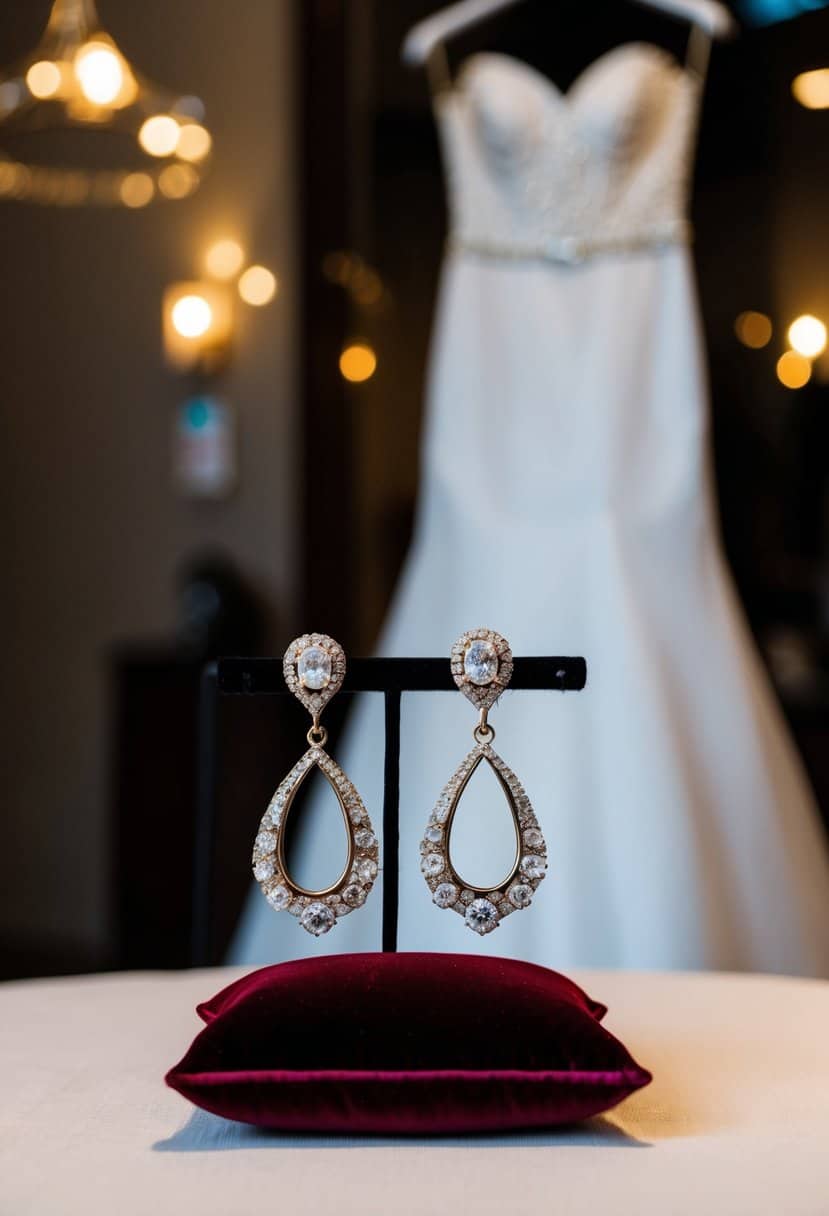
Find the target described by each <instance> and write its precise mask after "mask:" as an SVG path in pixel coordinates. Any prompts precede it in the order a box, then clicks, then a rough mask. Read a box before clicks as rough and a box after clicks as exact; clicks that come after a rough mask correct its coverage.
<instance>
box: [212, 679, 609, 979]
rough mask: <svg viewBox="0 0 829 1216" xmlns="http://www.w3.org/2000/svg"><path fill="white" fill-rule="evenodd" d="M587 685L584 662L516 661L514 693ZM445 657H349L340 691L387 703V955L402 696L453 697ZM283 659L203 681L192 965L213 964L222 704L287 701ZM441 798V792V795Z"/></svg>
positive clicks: (392, 917) (394, 904)
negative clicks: (373, 695)
mask: <svg viewBox="0 0 829 1216" xmlns="http://www.w3.org/2000/svg"><path fill="white" fill-rule="evenodd" d="M586 680H587V664H586V662H585V660H584V659H582V658H518V659H515V660H514V671H513V675H512V679H511V680H510V690H515V691H530V690H541V691H544V690H547V691H552V692H577V691H580V690H581V689H583V688H584V686H585V682H586ZM454 691H456V689H455V684H454V681H453V679H452V675H451V672H450V670H449V663H448V662H447V660H446V659H352V660H350V661H349V664H348V671H347V674H346V677H345V681H344V683H343V687H342V692H344V693H351V694H354V693H361V692H379V693H382V694H383V697H384V701H385V767H384V788H383V931H382V943H383V951H384V952H385V953H388V952H391V953H393V952H394V951H396V950H397V914H398V877H399V856H398V853H399V837H400V701H401V697H402V695H403V693H404V692H454ZM289 695H293V694H291V693H289V690H288V689H287V688H286V686H285V681H284V679H283V675H282V660H281V659H219V660H218V662H215V663H210V664H209V665H208V666H207V667H206V668H205V671H204V676H203V679H202V695H201V703H200V710H199V792H198V808H197V818H196V833H195V842H194V848H195V855H194V877H193V950H192V965H193V966H196V967H198V966H206V965H207V964H208V963H209V962H210V961H211V960H210V931H209V923H210V915H209V913H210V894H211V875H212V866H213V842H214V837H215V829H216V765H217V742H218V740H217V737H216V734H217V709H218V698H219V697H226V696H231V697H234V696H243V697H272V696H289ZM436 795H437V791H436Z"/></svg>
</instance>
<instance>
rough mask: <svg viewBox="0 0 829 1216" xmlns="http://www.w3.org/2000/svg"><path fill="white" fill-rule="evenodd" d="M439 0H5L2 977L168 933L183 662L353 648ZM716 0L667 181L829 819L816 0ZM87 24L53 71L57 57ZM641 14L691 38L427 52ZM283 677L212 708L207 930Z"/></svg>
mask: <svg viewBox="0 0 829 1216" xmlns="http://www.w3.org/2000/svg"><path fill="white" fill-rule="evenodd" d="M435 7H436V5H435V3H434V0H397V2H396V3H395V4H393V5H390V4H387V3H386V4H384V3H381V2H380V0H244V4H242V5H239V4H236V5H231V4H229V3H226V0H198V3H197V2H196V0H173V2H172V3H170V2H168V3H161V0H145V3H143V4H142V5H140V6H138V5H135V4H128V3H127V2H126V0H99V3H98V5H97V16H98V18H99V19H100V25H101V28H102V29H104V30H105V31H106V34H107V35H108V36H109V38H111V40H112V41H111V42H109V41H107V39H106V38H105V37H103V36H101V35H100V34H99V32H96V31H98V26H97V24H96V21H95V19H94V10H93V9H92V8H91V6H90V5H88V4H84V3H81V2H80V0H67V2H65V3H62V4H58V5H56V6H55V11H54V12H52V6H51V5H50V4H49V2H48V0H46V2H43V0H7V2H6V4H5V5H4V6H3V16H2V21H0V267H2V281H3V284H4V287H5V290H4V292H3V296H2V318H0V403H2V409H3V437H4V442H3V444H2V457H1V458H2V462H3V463H2V475H1V476H0V487H2V495H3V510H2V515H0V518H1V519H2V527H3V553H4V557H5V569H6V578H5V587H4V594H3V596H2V639H3V643H4V649H5V655H4V662H3V670H4V678H3V681H2V697H3V704H2V727H3V731H2V740H3V746H2V754H3V759H4V768H5V771H4V774H3V798H2V804H1V806H2V809H0V977H3V978H7V977H11V976H23V975H36V974H47V973H49V974H54V973H58V972H71V971H81V970H92V969H99V968H110V967H136V966H165V967H166V966H182V965H186V964H187V963H188V962H189V961H190V959H191V940H192V929H193V925H192V913H191V907H192V900H191V886H192V844H193V837H194V830H195V820H196V804H197V779H198V742H199V740H198V729H197V727H198V705H199V684H200V678H201V672H202V669H203V666H204V663H205V662H206V661H207V660H209V659H210V658H213V657H215V656H217V655H220V654H225V655H226V654H277V653H278V654H281V652H282V649H283V648H284V645H285V643H286V642H287V641H288V640H289V639H290V638H291V637H293V636H294V635H295V634H297V633H299V632H301V631H302V630H304V629H306V628H321V629H325V630H326V632H329V633H331V634H333V635H334V636H336V637H337V638H338V639H339V640H340V641H341V642H342V643H343V644H344V645H345V647H346V649H347V650H348V651H349V652H350V653H368V652H370V650H371V647H372V644H373V642H374V639H375V637H376V635H377V632H378V629H379V627H380V624H381V622H382V620H383V616H384V613H385V610H386V607H387V605H388V601H389V596H390V594H391V591H392V588H393V586H394V582H395V578H396V575H397V573H398V570H399V568H400V565H401V562H402V560H403V557H404V555H405V552H406V547H407V544H408V541H409V536H410V531H411V523H412V517H413V508H414V503H415V497H416V493H417V486H418V445H419V439H420V427H421V417H422V403H423V390H424V375H425V369H426V360H427V352H428V343H429V335H430V329H431V323H432V312H433V304H434V297H435V290H436V285H437V279H438V273H439V269H440V260H441V256H442V249H443V241H444V237H445V231H446V214H445V200H444V183H443V179H442V174H441V164H440V156H439V149H438V144H437V136H436V132H435V129H434V124H433V116H432V113H431V106H430V96H429V92H428V88H427V83H426V80H425V78H424V77H423V76H422V75H421V74H420V73H418V72H412V71H411V70H407V69H406V68H404V66H403V65H402V63H401V60H400V46H401V43H402V40H403V37H404V35H405V33H406V32H407V30H408V29H409V27H410V26H411V25H412V24H413V23H414V22H415V21H417V20H419V19H420V18H422V17H423V16H425V15H426V14H428V13H429V12H430V11H433V9H434V8H435ZM732 7H733V9H734V12H735V15H736V17H737V19H738V21H739V22H740V25H741V32H740V35H739V37H738V38H736V39H735V40H733V41H732V42H729V43H727V44H724V45H721V46H718V47H717V48H716V49H715V53H714V57H713V61H712V67H711V76H710V80H709V84H708V89H707V93H706V100H705V107H704V112H703V120H702V128H701V133H700V149H699V157H698V163H697V170H696V178H695V185H694V193H693V209H692V211H693V220H694V224H695V228H696V244H695V260H696V266H697V271H698V277H699V286H700V293H701V304H702V314H703V320H704V325H705V331H706V339H707V348H708V356H709V361H710V379H711V390H712V401H713V418H714V436H715V455H716V470H717V481H718V488H719V493H720V501H721V507H722V517H723V529H724V535H725V541H726V547H727V551H728V556H729V559H730V562H731V564H732V567H733V570H734V572H735V575H736V578H737V581H738V585H739V588H740V591H741V594H742V596H743V599H744V602H745V605H746V608H747V611H748V614H749V618H750V621H751V624H752V627H753V629H754V631H755V634H756V636H757V639H758V641H759V643H760V646H761V649H762V652H763V655H764V658H765V660H766V662H767V664H768V665H769V668H770V671H771V674H772V676H773V679H774V682H775V685H776V688H777V691H778V694H779V696H780V698H781V701H782V704H783V707H784V709H785V712H786V714H787V716H788V718H789V721H790V723H791V725H792V729H793V732H794V735H795V738H796V741H797V744H798V746H799V748H800V750H801V752H802V754H803V756H804V759H805V761H806V764H807V767H808V769H809V772H810V775H811V777H812V780H813V782H814V784H815V787H816V790H817V793H818V798H819V801H820V804H821V808H822V812H823V814H824V817H826V816H827V815H829V673H827V637H829V564H827V557H829V509H827V508H828V507H829V502H828V501H827V494H826V485H827V472H828V471H829V447H828V446H827V442H826V440H827V434H826V431H827V421H826V419H827V413H826V411H827V409H829V356H827V354H826V353H825V347H826V331H825V328H824V324H825V323H829V275H827V273H826V260H827V258H829V219H827V216H829V172H827V170H829V138H828V136H829V11H827V10H826V9H824V8H823V7H822V6H821V5H820V4H808V5H807V4H805V3H797V2H796V0H789V2H787V0H745V3H742V4H734V5H733V6H732ZM50 12H52V24H51V25H50V27H49V28H50V30H51V34H47V36H46V37H47V41H46V42H44V43H41V39H42V38H43V37H44V29H45V28H46V26H47V21H49V20H50ZM55 13H57V16H55ZM599 17H600V19H599ZM85 22H86V24H84V23H85ZM93 35H94V36H93ZM50 37H51V38H52V42H49V41H48V38H50ZM73 37H77V40H78V41H77V48H80V50H82V51H83V50H84V48H86V50H87V51H89V54H88V55H87V58H86V59H85V60H83V62H84V63H85V64H86V68H85V69H84V70H82V69H81V67H80V66H79V67H78V71H77V80H73V81H67V80H66V79H65V78H63V77H61V75H60V73H59V72H58V73H57V74H56V73H55V72H54V70H53V71H52V72H50V70H49V68H50V65H51V66H53V59H52V58H50V56H52V55H53V53H54V47H55V46H56V45H57V43H56V42H55V39H57V40H58V42H60V40H61V39H63V40H64V41H63V43H61V45H64V43H65V42H66V40H67V39H70V40H71V38H73ZM637 38H642V39H646V40H648V41H655V42H658V43H659V44H660V45H662V46H665V47H667V48H668V49H670V50H673V51H674V52H675V53H676V54H677V55H678V56H679V57H682V54H683V51H684V42H685V39H686V31H684V30H683V29H682V28H681V27H678V26H677V24H676V23H674V22H671V21H668V20H666V19H665V18H663V17H660V16H658V15H657V14H654V13H652V12H647V11H645V10H644V9H640V8H638V7H635V6H633V5H627V4H624V3H622V2H621V0H596V3H595V4H591V5H589V6H587V5H585V4H583V3H581V2H578V3H577V2H576V0H563V2H562V3H557V4H555V5H550V4H548V3H546V2H545V0H526V2H525V3H524V4H522V5H519V6H517V7H516V8H514V9H513V10H512V11H510V12H509V13H506V14H504V15H502V16H500V17H498V18H497V19H496V20H495V21H493V22H490V23H488V24H487V25H486V26H482V27H480V28H479V29H477V30H475V31H474V32H471V33H470V34H468V35H466V36H465V37H463V38H461V39H459V40H458V41H457V42H456V43H453V45H452V50H451V53H452V56H453V60H454V58H455V57H457V60H458V61H460V60H462V59H463V57H464V56H465V55H467V54H469V53H470V52H472V51H478V50H482V49H498V50H499V51H505V52H507V53H509V54H513V55H516V56H518V57H520V58H521V59H523V60H525V61H527V62H529V63H531V64H533V65H534V66H536V67H538V68H539V69H540V70H541V71H542V72H544V73H545V74H546V75H547V76H549V77H550V78H551V79H553V80H554V81H555V82H556V83H557V84H558V85H560V86H561V87H565V86H567V85H568V84H569V83H570V82H572V80H573V79H575V77H576V76H577V75H578V73H579V72H580V71H581V70H582V69H583V68H584V66H585V64H587V63H589V62H590V61H591V60H593V59H595V58H596V56H597V55H599V54H601V53H602V52H603V51H604V50H606V49H608V48H609V47H612V46H614V45H616V44H617V43H620V42H623V41H624V42H627V41H631V40H635V39H637ZM92 44H94V45H92ZM39 46H40V48H41V50H42V54H41V50H38V47H39ZM90 47H91V50H90ZM35 52H37V53H36V54H35ZM96 55H97V58H96V57H95V56H96ZM75 62H76V64H79V65H80V63H81V60H80V59H76V60H75ZM71 90H75V92H74V93H71ZM67 99H68V100H67ZM70 103H71V104H70ZM73 106H74V110H73ZM60 107H62V109H61V112H63V111H64V110H65V112H66V113H68V114H73V115H74V118H75V120H76V121H75V122H74V125H70V126H69V127H68V128H67V127H66V126H65V124H61V123H59V122H57V121H56V118H55V115H56V114H57V112H58V109H59V108H60ZM159 109H162V110H163V112H164V114H165V116H167V118H168V119H169V118H170V117H172V123H173V125H172V127H171V126H170V125H169V122H168V125H167V126H161V127H159V126H158V125H157V124H156V125H155V126H154V125H153V122H152V120H153V117H154V116H157V113H158V111H159ZM588 657H589V656H588ZM284 712H287V711H285V710H284V709H283V708H282V707H281V705H277V704H274V705H273V706H263V705H262V703H261V702H257V704H256V705H255V706H253V705H248V704H245V703H244V701H243V700H239V701H236V702H233V703H228V704H224V705H223V706H222V709H221V715H222V720H221V723H220V729H221V734H222V740H223V744H222V746H223V755H224V756H225V757H230V758H232V763H230V762H229V761H228V762H227V763H223V765H222V770H221V772H222V775H221V777H220V782H219V785H220V788H219V804H218V805H219V831H218V837H217V842H216V849H217V858H218V859H219V860H220V861H221V865H220V866H217V873H219V872H220V873H221V876H222V877H221V881H220V883H219V891H218V896H217V903H216V908H215V912H214V913H212V915H215V918H216V926H215V928H216V933H215V935H214V936H215V951H216V957H219V956H220V954H221V951H222V949H223V947H224V945H225V944H226V942H227V940H228V939H229V936H230V933H231V931H232V928H233V925H234V923H235V920H236V918H237V916H238V912H239V909H240V906H241V901H242V898H243V895H244V892H245V890H246V888H247V880H248V874H249V871H248V861H249V840H250V838H251V836H252V833H253V830H254V825H255V823H256V822H257V821H258V818H259V815H260V814H261V809H262V806H263V805H264V804H265V802H266V801H267V798H268V797H269V795H270V792H271V790H272V786H273V784H274V777H275V774H277V773H281V772H282V771H283V770H284V769H285V768H286V767H287V764H288V763H289V762H290V760H291V759H292V758H293V754H292V749H291V746H290V742H289V744H288V747H287V750H285V748H284V746H283V744H282V742H281V732H280V715H281V714H282V713H284ZM294 750H295V749H294ZM283 753H284V758H285V763H283Z"/></svg>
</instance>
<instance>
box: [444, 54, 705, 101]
mask: <svg viewBox="0 0 829 1216" xmlns="http://www.w3.org/2000/svg"><path fill="white" fill-rule="evenodd" d="M632 51H635V52H637V53H640V54H641V53H642V52H646V57H647V58H650V59H652V60H655V61H659V62H660V63H661V64H662V65H663V66H665V67H668V68H670V70H671V71H672V72H677V73H679V74H680V75H681V76H683V77H690V76H691V73H690V72H689V71H688V69H687V68H686V67H685V66H684V65H683V64H681V63H680V62H679V60H678V59H676V58H675V56H673V55H672V54H671V53H670V52H669V51H667V50H665V49H664V48H663V47H660V46H657V45H656V43H653V42H645V41H632V42H622V43H620V44H619V45H618V46H613V47H611V48H610V49H609V50H607V51H603V52H602V54H601V55H598V56H597V57H596V58H595V59H593V60H591V61H590V63H588V64H587V66H586V67H584V68H582V70H581V71H580V72H579V74H578V75H577V76H576V78H575V79H574V80H572V81H571V82H570V84H569V86H568V87H567V88H566V89H562V88H559V86H558V85H557V84H556V82H555V81H554V80H551V79H550V77H549V76H545V74H544V73H543V72H541V71H539V69H538V68H535V67H533V65H532V64H531V63H528V62H527V61H526V60H525V59H520V58H519V57H518V56H517V55H507V54H506V53H504V52H502V51H478V52H477V53H476V54H474V55H470V56H469V57H468V58H467V59H465V60H464V62H463V64H462V65H461V68H460V71H459V72H458V75H457V78H456V82H455V84H454V85H453V86H452V87H451V89H450V90H449V94H450V96H451V97H458V96H462V95H463V93H464V82H465V79H466V77H467V76H468V75H469V74H470V73H471V72H474V70H475V67H476V65H480V64H481V63H485V62H486V61H490V62H492V61H494V62H495V63H496V64H504V65H506V66H507V68H508V69H509V70H511V71H512V70H515V71H517V72H518V73H519V74H523V75H525V76H528V77H529V78H530V79H531V80H533V81H534V82H535V83H537V84H538V85H540V86H541V88H542V90H543V91H545V92H546V93H547V94H548V95H549V96H550V97H551V98H552V99H553V101H557V102H560V103H561V102H563V103H565V104H567V103H570V102H572V101H573V99H574V97H577V96H578V93H579V88H580V86H581V85H582V84H583V83H584V81H585V80H586V79H588V80H589V78H590V74H591V72H593V71H596V70H598V71H601V69H602V67H603V66H604V65H605V64H606V63H609V62H613V60H614V59H615V58H617V57H618V56H620V55H628V54H630V53H631V52H632Z"/></svg>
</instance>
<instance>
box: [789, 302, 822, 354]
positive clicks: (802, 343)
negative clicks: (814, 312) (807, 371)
mask: <svg viewBox="0 0 829 1216" xmlns="http://www.w3.org/2000/svg"><path fill="white" fill-rule="evenodd" d="M788 336H789V345H790V346H791V347H792V349H793V350H796V351H797V353H798V354H799V355H805V356H806V358H807V359H814V358H816V357H817V356H818V355H819V354H821V352H822V351H824V350H825V349H826V326H825V325H824V324H823V322H822V321H819V320H818V318H817V317H813V316H810V315H809V314H808V313H806V314H804V316H802V317H798V318H797V320H796V321H792V323H791V325H790V326H789V335H788Z"/></svg>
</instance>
